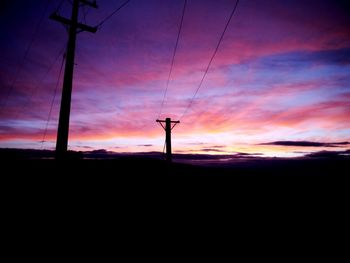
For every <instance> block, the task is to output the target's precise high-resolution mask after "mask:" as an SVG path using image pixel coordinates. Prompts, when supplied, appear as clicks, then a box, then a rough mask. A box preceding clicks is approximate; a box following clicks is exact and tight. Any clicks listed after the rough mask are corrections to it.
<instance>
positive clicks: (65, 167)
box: [0, 150, 350, 192]
mask: <svg viewBox="0 0 350 263" xmlns="http://www.w3.org/2000/svg"><path fill="white" fill-rule="evenodd" d="M0 157H1V160H2V180H5V181H6V180H9V181H12V182H14V181H15V182H16V183H18V185H20V184H22V185H23V186H24V187H27V186H28V188H30V187H29V186H31V187H34V188H36V187H39V186H44V188H45V187H52V188H57V189H58V188H60V187H61V188H62V189H65V188H67V187H68V188H74V187H75V186H76V187H77V189H78V190H79V189H80V190H88V189H89V188H90V190H91V191H95V192H96V191H102V192H103V191H104V190H103V189H108V188H109V189H110V190H111V189H115V190H118V189H119V190H120V191H124V190H125V191H126V190H127V189H130V190H135V189H138V190H141V191H148V190H150V189H153V190H156V191H157V190H159V189H160V190H164V189H167V188H172V187H173V188H176V187H180V188H187V189H193V190H198V189H199V190H201V187H203V189H205V188H206V189H209V190H210V189H213V187H219V188H225V189H226V190H232V191H243V190H242V189H247V190H251V189H255V190H258V191H264V189H271V190H274V189H275V187H278V188H279V189H283V188H290V189H292V188H293V187H296V188H300V187H303V188H305V189H307V188H310V190H312V189H315V188H317V186H320V187H321V188H322V187H325V191H326V190H327V188H328V190H330V189H329V187H331V185H336V184H338V183H339V184H340V185H341V182H343V181H344V179H346V177H347V173H348V170H349V163H350V162H349V160H350V159H349V158H348V157H337V158H299V159H280V158H246V159H244V158H240V159H237V160H236V159H233V160H230V161H217V160H214V161H212V160H207V161H206V160H204V161H203V160H202V161H201V162H195V161H193V162H191V161H188V160H183V159H182V160H181V158H178V159H177V160H175V161H174V162H173V163H168V162H166V161H163V160H161V159H159V158H155V156H144V155H130V156H122V155H120V156H113V157H111V158H106V156H103V158H96V156H93V157H94V158H86V157H83V158H82V156H75V155H72V156H71V158H70V159H69V160H66V161H56V160H54V159H53V158H52V156H47V158H43V156H35V154H31V156H28V155H25V154H23V153H20V154H18V152H16V154H14V152H11V151H6V150H5V151H4V150H2V151H1V156H0ZM88 157H89V156H88ZM97 157H98V156H97ZM193 163H196V164H193ZM203 189H202V190H203Z"/></svg>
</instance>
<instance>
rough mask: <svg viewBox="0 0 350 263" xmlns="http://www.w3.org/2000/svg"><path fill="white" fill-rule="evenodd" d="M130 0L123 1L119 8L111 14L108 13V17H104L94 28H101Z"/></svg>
mask: <svg viewBox="0 0 350 263" xmlns="http://www.w3.org/2000/svg"><path fill="white" fill-rule="evenodd" d="M130 1H131V0H127V1H125V2H124V3H123V4H122V5H121V6H119V7H118V8H117V9H116V10H114V11H113V12H112V13H110V14H109V15H108V16H106V17H105V18H104V19H102V21H101V22H100V23H99V24H98V25H97V26H96V27H97V28H99V27H102V25H103V24H104V23H105V22H106V21H107V20H108V19H110V18H111V17H112V16H114V14H115V13H117V12H118V11H119V10H120V9H122V8H123V7H124V6H125V5H126V4H127V3H129V2H130Z"/></svg>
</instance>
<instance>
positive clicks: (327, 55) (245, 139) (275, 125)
mask: <svg viewBox="0 0 350 263" xmlns="http://www.w3.org/2000/svg"><path fill="white" fill-rule="evenodd" d="M3 2H4V3H2V5H3V6H2V8H1V9H0V19H1V24H2V26H1V28H0V34H1V40H0V48H1V52H0V96H1V97H0V99H1V101H0V103H1V105H0V107H1V108H0V147H1V148H5V147H7V148H34V149H54V147H55V141H56V131H57V124H58V115H59V106H60V97H61V90H62V76H61V79H60V82H59V86H58V90H57V95H56V98H55V101H54V104H53V108H52V112H51V116H50V118H49V112H50V107H51V101H52V100H53V98H54V93H55V86H56V82H57V80H58V75H59V69H60V65H61V62H62V50H63V49H64V47H65V45H66V42H67V33H66V29H65V28H64V26H62V25H61V24H59V23H58V22H55V21H53V20H50V19H49V18H48V17H49V15H50V14H51V13H53V12H54V11H55V10H56V9H57V7H60V8H59V13H60V14H61V15H62V16H65V17H67V18H69V17H70V9H71V4H70V2H69V1H68V0H65V1H63V2H62V3H63V4H62V5H61V6H59V4H60V2H61V0H51V1H48V0H35V1H17V0H11V1H9V0H5V1H3ZM123 2H125V0H98V1H97V4H98V6H99V8H98V9H91V8H88V7H84V8H81V9H80V21H81V22H82V23H86V24H88V25H91V26H95V25H97V24H98V23H99V22H100V21H101V20H102V19H103V18H105V17H106V16H107V15H109V14H110V13H111V12H112V11H114V10H115V9H116V8H118V6H120V5H121V4H122V3H123ZM235 4H236V0H187V5H186V9H185V14H184V19H183V25H182V30H181V34H180V37H179V42H178V48H177V52H176V55H175V60H174V66H173V71H172V74H171V78H170V82H169V86H168V90H167V94H166V99H165V102H164V106H163V109H162V112H161V114H160V116H159V111H160V108H161V104H162V100H163V96H164V91H165V88H166V83H167V78H168V75H169V70H170V65H171V61H172V56H173V52H174V46H175V43H176V38H177V34H178V30H179V25H180V21H181V15H182V9H183V7H184V0H131V1H130V2H129V3H128V4H127V5H125V6H124V7H123V8H122V9H121V10H120V11H119V12H117V13H116V14H115V15H114V16H113V17H111V18H110V19H109V20H107V21H106V22H105V23H104V24H103V25H102V27H100V28H99V29H98V31H97V33H96V34H92V33H88V32H82V33H79V34H78V37H77V49H76V58H75V62H76V66H75V71H74V83H73V93H72V108H71V119H70V135H69V149H72V150H81V151H85V150H93V149H106V150H110V151H116V152H145V151H162V150H163V145H164V137H165V135H164V131H163V129H162V128H161V127H160V125H159V124H158V123H156V119H157V118H158V117H160V118H161V119H164V118H166V117H171V118H172V119H173V120H180V122H181V123H180V124H179V125H177V126H176V127H175V128H174V130H173V133H172V142H173V151H174V152H176V153H209V154H228V153H236V152H245V153H257V154H260V153H262V154H264V155H265V156H299V155H303V154H306V153H309V152H314V151H321V150H332V151H335V150H339V151H341V150H347V149H350V144H348V143H345V142H349V141H350V15H349V14H350V2H349V1H346V0H343V1H341V0H322V1H321V0H268V1H266V0H240V1H239V4H238V6H237V9H236V12H235V14H234V16H233V18H232V20H231V21H230V23H229V25H228V28H227V31H226V33H225V35H224V38H223V40H222V43H221V45H220V46H219V49H218V52H217V54H216V56H215V57H214V59H213V61H212V64H211V67H210V68H209V71H208V74H207V75H206V77H205V79H204V81H203V84H202V86H201V87H200V89H199V90H198V93H197V94H196V96H195V98H194V100H193V103H192V104H191V107H190V108H189V109H188V110H187V111H186V108H187V107H188V105H189V104H190V101H191V99H192V98H193V96H194V94H195V92H196V90H197V88H198V85H199V83H200V81H201V79H202V77H203V74H204V71H205V69H206V67H207V65H208V63H209V60H210V58H211V57H212V55H213V53H214V50H215V48H216V46H217V44H218V41H219V38H220V36H221V34H222V32H223V30H224V27H225V25H226V22H227V21H228V18H229V16H230V14H231V12H232V10H233V8H234V6H235ZM85 21H86V22H85ZM26 51H27V52H26ZM184 113H185V114H184ZM48 118H49V122H48V125H47V121H48ZM46 126H47V127H48V129H47V132H46V136H45V129H46ZM44 136H45V138H44ZM43 138H44V142H43ZM286 141H287V142H286ZM311 142H313V144H312V143H311ZM340 142H343V143H342V144H339V143H340Z"/></svg>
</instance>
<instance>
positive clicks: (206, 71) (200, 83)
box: [179, 0, 239, 120]
mask: <svg viewBox="0 0 350 263" xmlns="http://www.w3.org/2000/svg"><path fill="white" fill-rule="evenodd" d="M238 3H239V0H236V4H235V6H234V8H233V10H232V12H231V14H230V17H229V19H228V20H227V22H226V25H225V28H224V30H223V31H222V33H221V36H220V39H219V41H218V44H217V45H216V48H215V50H214V53H213V55H212V56H211V58H210V60H209V63H208V65H207V67H206V69H205V71H204V74H203V76H202V79H201V81H200V82H199V85H198V87H197V89H196V91H195V93H194V95H193V97H192V98H191V100H190V102H189V104H188V106H187V107H186V108H185V110H184V112H183V113H182V115H181V117H180V118H179V119H180V120H181V119H182V118H183V117H184V116H185V114H186V113H187V111H188V110H189V109H190V108H191V106H192V104H193V101H194V99H195V98H196V96H197V93H198V91H199V89H200V88H201V87H202V84H203V82H204V79H205V77H206V75H207V74H208V71H209V68H210V66H211V64H212V62H213V60H214V57H215V55H216V53H217V52H218V50H219V47H220V44H221V42H222V40H223V38H224V35H225V33H226V30H227V28H228V25H229V24H230V21H231V19H232V17H233V15H234V14H235V12H236V9H237V6H238Z"/></svg>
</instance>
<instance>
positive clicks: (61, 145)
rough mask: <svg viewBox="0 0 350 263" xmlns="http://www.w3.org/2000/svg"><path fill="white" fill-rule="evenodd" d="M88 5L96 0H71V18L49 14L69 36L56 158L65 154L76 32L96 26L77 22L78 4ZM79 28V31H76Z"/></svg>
mask: <svg viewBox="0 0 350 263" xmlns="http://www.w3.org/2000/svg"><path fill="white" fill-rule="evenodd" d="M80 3H81V4H83V5H88V6H90V7H93V8H97V4H96V1H93V2H91V1H86V0H73V3H72V5H73V7H72V16H71V19H70V20H69V19H67V18H64V17H62V16H60V15H58V14H57V13H54V14H52V15H50V19H52V20H55V21H58V22H60V23H62V24H65V25H67V26H68V28H69V37H68V44H67V55H66V65H65V68H64V80H63V89H62V99H61V108H60V117H59V122H58V131H57V140H56V159H63V158H65V157H66V155H67V147H68V133H69V116H70V106H71V97H72V83H73V70H74V55H75V42H76V37H77V34H78V33H80V32H82V31H88V32H91V33H96V31H97V27H90V26H87V25H84V24H81V23H78V13H79V4H80ZM78 29H79V31H78Z"/></svg>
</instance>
